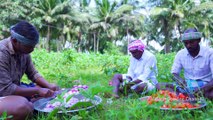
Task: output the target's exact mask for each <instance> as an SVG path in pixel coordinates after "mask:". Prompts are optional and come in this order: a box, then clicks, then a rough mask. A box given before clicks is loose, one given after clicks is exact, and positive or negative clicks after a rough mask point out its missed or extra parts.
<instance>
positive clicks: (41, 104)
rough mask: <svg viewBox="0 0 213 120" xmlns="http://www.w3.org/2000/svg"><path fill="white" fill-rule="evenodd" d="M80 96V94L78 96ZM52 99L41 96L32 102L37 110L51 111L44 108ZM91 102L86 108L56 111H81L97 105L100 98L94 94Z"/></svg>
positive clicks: (100, 100)
mask: <svg viewBox="0 0 213 120" xmlns="http://www.w3.org/2000/svg"><path fill="white" fill-rule="evenodd" d="M77 97H78V96H77ZM80 97H82V96H80ZM52 99H54V98H42V99H39V100H37V101H35V102H34V103H33V106H34V109H35V110H37V111H39V112H44V113H49V112H51V111H46V110H44V108H45V107H46V105H47V104H48V102H49V101H51V100H52ZM91 102H92V103H93V105H92V106H89V107H86V108H80V109H75V110H67V111H58V113H64V112H66V113H73V112H78V111H81V110H89V109H91V108H94V107H95V106H97V105H99V104H100V103H101V102H102V99H101V98H100V97H99V96H94V99H93V100H91Z"/></svg>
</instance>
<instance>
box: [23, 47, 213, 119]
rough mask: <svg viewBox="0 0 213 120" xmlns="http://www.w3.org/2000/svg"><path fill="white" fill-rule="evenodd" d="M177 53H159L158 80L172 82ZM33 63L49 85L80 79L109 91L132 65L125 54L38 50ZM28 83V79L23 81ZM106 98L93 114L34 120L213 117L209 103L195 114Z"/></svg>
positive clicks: (69, 84)
mask: <svg viewBox="0 0 213 120" xmlns="http://www.w3.org/2000/svg"><path fill="white" fill-rule="evenodd" d="M174 56H175V53H171V54H167V55H162V54H157V55H156V57H157V61H158V71H159V73H158V74H159V75H158V81H159V82H171V81H172V80H171V74H170V70H171V65H172V62H173V59H174ZM32 57H33V61H34V63H35V65H36V68H37V69H38V71H39V72H40V73H41V74H42V75H43V76H44V77H45V78H46V80H48V81H50V82H55V83H57V84H59V85H60V87H61V88H70V87H72V85H73V84H75V83H73V81H74V80H80V82H81V84H86V85H88V86H89V87H90V86H94V85H96V86H97V87H98V86H99V85H101V86H102V87H105V88H109V89H107V92H108V93H110V92H111V90H112V88H111V87H110V86H108V81H109V80H110V79H111V78H112V76H113V74H114V73H119V72H120V73H125V72H126V71H127V68H128V64H129V57H128V56H124V55H123V56H122V55H108V54H105V55H101V54H93V53H91V54H84V53H76V52H75V51H72V50H68V51H65V52H62V53H53V52H52V53H47V52H46V51H44V50H35V52H33V54H32ZM23 80H24V81H27V78H26V77H24V78H23ZM99 96H101V98H102V99H103V102H102V103H101V105H100V106H98V107H97V108H95V109H92V110H90V111H81V112H79V113H76V114H63V115H52V116H51V115H50V114H42V113H39V114H38V115H37V116H34V119H35V120H46V119H47V118H48V119H54V120H60V119H63V120H88V119H89V120H107V119H110V120H119V119H122V120H129V119H131V120H138V119H143V120H147V119H148V120H153V119H154V120H155V119H156V120H158V119H162V120H184V119H189V120H204V119H206V120H210V119H212V116H213V104H212V102H211V101H208V105H207V107H206V109H203V110H193V111H162V110H159V109H155V108H150V107H149V106H147V105H146V103H144V102H141V101H140V100H139V99H138V98H139V97H142V96H138V97H133V98H127V97H122V98H120V99H113V100H112V103H109V102H107V101H109V100H110V99H111V98H108V97H106V95H105V94H99Z"/></svg>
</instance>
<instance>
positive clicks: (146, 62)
mask: <svg viewBox="0 0 213 120" xmlns="http://www.w3.org/2000/svg"><path fill="white" fill-rule="evenodd" d="M127 76H130V77H131V78H132V80H133V81H134V80H137V79H139V80H142V81H143V82H149V81H151V83H153V84H154V85H156V84H157V83H158V81H157V79H156V76H157V60H156V58H155V56H154V55H153V54H152V53H150V52H149V51H147V50H144V52H143V55H142V57H141V58H140V59H139V60H137V59H135V58H134V57H131V58H130V66H129V68H128V73H127Z"/></svg>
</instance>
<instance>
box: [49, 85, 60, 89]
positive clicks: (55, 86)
mask: <svg viewBox="0 0 213 120" xmlns="http://www.w3.org/2000/svg"><path fill="white" fill-rule="evenodd" d="M48 88H49V89H51V90H53V91H58V90H59V89H60V88H59V86H57V85H56V84H49V86H48Z"/></svg>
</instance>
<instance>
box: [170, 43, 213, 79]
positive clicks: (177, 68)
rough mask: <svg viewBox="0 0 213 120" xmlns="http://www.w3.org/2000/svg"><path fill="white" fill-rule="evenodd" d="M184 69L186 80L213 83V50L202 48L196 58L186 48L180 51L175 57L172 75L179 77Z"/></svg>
mask: <svg viewBox="0 0 213 120" xmlns="http://www.w3.org/2000/svg"><path fill="white" fill-rule="evenodd" d="M182 69H183V70H184V77H185V79H186V80H187V79H192V80H197V79H200V80H203V81H206V82H209V81H211V80H212V78H213V76H212V72H213V49H212V48H209V47H203V46H200V52H199V53H198V55H197V56H196V57H194V58H193V57H192V56H191V55H190V54H189V53H188V51H187V49H186V48H185V49H182V50H180V51H179V52H178V53H177V55H176V56H175V60H174V63H173V66H172V70H171V73H176V74H178V75H179V74H180V72H181V70H182Z"/></svg>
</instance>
